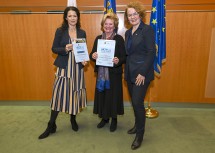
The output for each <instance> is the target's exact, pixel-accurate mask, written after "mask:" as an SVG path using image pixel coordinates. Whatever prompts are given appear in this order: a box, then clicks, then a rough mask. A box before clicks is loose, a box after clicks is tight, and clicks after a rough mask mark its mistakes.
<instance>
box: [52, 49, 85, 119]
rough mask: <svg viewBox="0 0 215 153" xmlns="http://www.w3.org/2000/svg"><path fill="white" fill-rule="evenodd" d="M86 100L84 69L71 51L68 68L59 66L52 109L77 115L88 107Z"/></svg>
mask: <svg viewBox="0 0 215 153" xmlns="http://www.w3.org/2000/svg"><path fill="white" fill-rule="evenodd" d="M86 101H87V99H86V86H85V80H84V69H79V66H78V64H76V62H75V59H74V54H73V53H72V52H70V53H69V60H68V67H67V68H66V69H62V68H59V67H58V68H57V72H56V75H55V81H54V87H53V93H52V100H51V109H52V110H55V111H60V112H65V113H68V114H73V115H76V114H77V113H79V112H80V110H81V109H82V108H84V107H86Z"/></svg>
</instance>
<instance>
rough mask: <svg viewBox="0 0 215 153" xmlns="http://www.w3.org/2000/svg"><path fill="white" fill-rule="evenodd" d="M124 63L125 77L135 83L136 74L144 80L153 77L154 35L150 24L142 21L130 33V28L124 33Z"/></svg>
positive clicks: (146, 80)
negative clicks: (143, 77)
mask: <svg viewBox="0 0 215 153" xmlns="http://www.w3.org/2000/svg"><path fill="white" fill-rule="evenodd" d="M125 47H126V54H127V58H126V65H125V79H126V80H127V81H131V82H132V83H135V81H136V77H137V75H138V74H140V75H142V76H145V82H149V81H151V80H153V79H154V58H155V53H156V47H155V35H154V30H153V28H152V27H151V26H149V25H146V24H144V23H143V22H142V21H141V23H140V25H139V27H138V29H137V30H136V31H135V32H134V33H133V35H132V28H130V29H129V30H127V31H126V33H125Z"/></svg>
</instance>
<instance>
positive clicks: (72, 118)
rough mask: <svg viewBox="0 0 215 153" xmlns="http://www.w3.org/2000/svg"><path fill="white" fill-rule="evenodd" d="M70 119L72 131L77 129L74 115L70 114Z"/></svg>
mask: <svg viewBox="0 0 215 153" xmlns="http://www.w3.org/2000/svg"><path fill="white" fill-rule="evenodd" d="M70 121H71V125H72V129H73V131H78V124H77V122H76V115H71V118H70Z"/></svg>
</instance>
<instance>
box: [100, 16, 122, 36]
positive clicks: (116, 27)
mask: <svg viewBox="0 0 215 153" xmlns="http://www.w3.org/2000/svg"><path fill="white" fill-rule="evenodd" d="M107 19H111V20H113V22H114V27H115V29H118V25H119V18H118V17H117V15H116V14H115V13H107V14H105V15H104V16H103V18H102V21H101V31H102V32H104V23H105V21H106V20H107Z"/></svg>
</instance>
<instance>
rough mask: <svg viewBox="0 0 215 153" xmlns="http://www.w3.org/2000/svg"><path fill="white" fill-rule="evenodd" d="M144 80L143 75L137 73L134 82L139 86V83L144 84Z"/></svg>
mask: <svg viewBox="0 0 215 153" xmlns="http://www.w3.org/2000/svg"><path fill="white" fill-rule="evenodd" d="M144 81H145V77H144V76H142V75H140V74H138V76H137V78H136V81H135V84H136V85H137V86H140V85H141V84H142V85H144Z"/></svg>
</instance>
